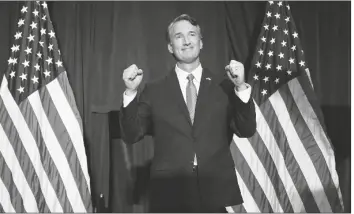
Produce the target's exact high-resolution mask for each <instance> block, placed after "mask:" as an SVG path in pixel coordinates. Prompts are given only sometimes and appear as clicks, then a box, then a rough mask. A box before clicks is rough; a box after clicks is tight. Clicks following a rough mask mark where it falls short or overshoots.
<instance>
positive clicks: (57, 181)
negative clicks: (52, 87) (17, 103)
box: [21, 89, 73, 212]
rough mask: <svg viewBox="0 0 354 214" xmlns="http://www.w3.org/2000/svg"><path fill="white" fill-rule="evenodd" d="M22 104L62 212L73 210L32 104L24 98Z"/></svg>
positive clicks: (25, 117) (23, 112)
mask: <svg viewBox="0 0 354 214" xmlns="http://www.w3.org/2000/svg"><path fill="white" fill-rule="evenodd" d="M41 90H43V89H41ZM22 106H27V107H26V108H22V109H21V111H22V114H23V116H24V119H25V121H26V123H27V124H28V125H29V127H30V131H31V133H32V136H33V138H34V139H35V141H36V143H37V147H38V148H40V150H41V152H40V155H41V156H40V158H41V163H42V165H43V168H44V170H45V172H46V173H47V176H48V178H49V180H50V182H51V184H52V186H53V187H55V191H56V195H57V197H58V200H59V202H60V205H61V207H62V208H63V210H64V212H73V209H72V207H71V204H70V202H69V199H68V196H67V191H66V189H65V186H64V183H63V178H62V177H61V176H60V173H59V171H58V169H57V166H56V164H55V163H54V161H53V159H52V156H51V154H50V152H49V151H48V146H47V144H46V142H45V140H44V139H43V136H42V132H41V129H40V127H39V123H38V119H37V116H36V115H35V113H34V112H33V108H32V105H31V104H30V103H29V100H28V99H26V100H24V101H22ZM40 212H42V210H40Z"/></svg>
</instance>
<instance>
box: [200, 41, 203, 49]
mask: <svg viewBox="0 0 354 214" xmlns="http://www.w3.org/2000/svg"><path fill="white" fill-rule="evenodd" d="M199 47H200V50H201V49H203V41H202V40H199Z"/></svg>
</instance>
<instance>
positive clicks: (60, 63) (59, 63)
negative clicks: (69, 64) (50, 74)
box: [55, 60, 63, 68]
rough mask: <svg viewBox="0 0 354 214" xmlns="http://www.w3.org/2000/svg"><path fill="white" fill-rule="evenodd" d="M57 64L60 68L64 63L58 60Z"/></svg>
mask: <svg viewBox="0 0 354 214" xmlns="http://www.w3.org/2000/svg"><path fill="white" fill-rule="evenodd" d="M55 64H57V66H58V68H59V67H63V62H62V61H60V60H58V61H57V62H56V63H55Z"/></svg>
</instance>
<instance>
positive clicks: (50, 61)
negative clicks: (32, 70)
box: [45, 57, 53, 65]
mask: <svg viewBox="0 0 354 214" xmlns="http://www.w3.org/2000/svg"><path fill="white" fill-rule="evenodd" d="M45 61H47V63H48V65H50V64H51V63H53V62H52V58H50V57H48V59H46V60H45Z"/></svg>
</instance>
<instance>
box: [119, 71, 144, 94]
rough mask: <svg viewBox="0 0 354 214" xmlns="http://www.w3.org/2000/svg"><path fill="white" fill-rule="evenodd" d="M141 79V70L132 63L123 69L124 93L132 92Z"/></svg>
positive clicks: (135, 89)
mask: <svg viewBox="0 0 354 214" xmlns="http://www.w3.org/2000/svg"><path fill="white" fill-rule="evenodd" d="M142 79H143V70H141V69H139V68H138V67H137V66H136V65H135V64H132V65H131V66H129V67H128V68H126V69H125V70H124V71H123V80H124V83H125V87H126V91H125V92H126V94H127V95H129V94H133V93H135V92H136V91H137V89H138V86H139V85H140V83H141V80H142Z"/></svg>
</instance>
